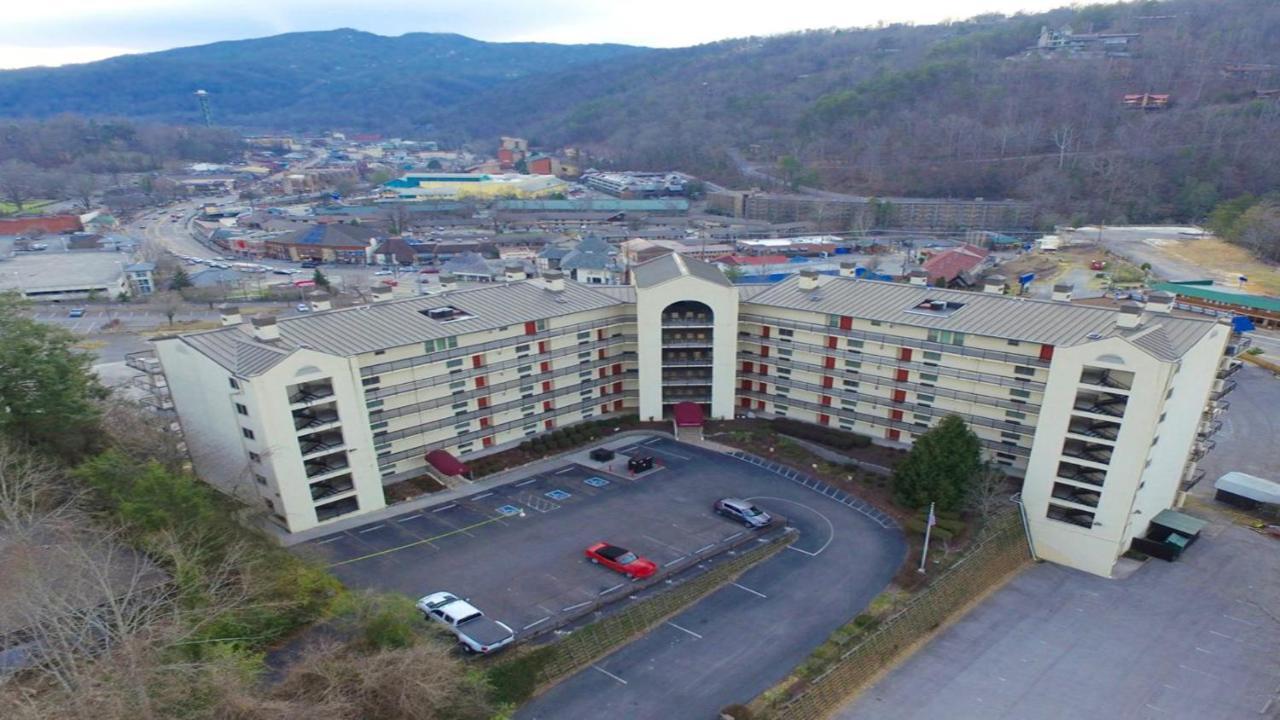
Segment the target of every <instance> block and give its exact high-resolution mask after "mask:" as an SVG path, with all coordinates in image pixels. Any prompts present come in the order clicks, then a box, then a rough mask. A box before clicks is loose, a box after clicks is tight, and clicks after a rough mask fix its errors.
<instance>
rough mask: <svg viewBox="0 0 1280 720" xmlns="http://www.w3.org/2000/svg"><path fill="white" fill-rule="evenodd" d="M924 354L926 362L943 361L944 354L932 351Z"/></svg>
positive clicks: (926, 351)
mask: <svg viewBox="0 0 1280 720" xmlns="http://www.w3.org/2000/svg"><path fill="white" fill-rule="evenodd" d="M923 354H924V359H925V360H933V361H935V362H937V361H938V360H941V359H942V353H940V352H933V351H932V350H925V351H924V353H923Z"/></svg>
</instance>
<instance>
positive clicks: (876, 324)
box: [871, 320, 884, 327]
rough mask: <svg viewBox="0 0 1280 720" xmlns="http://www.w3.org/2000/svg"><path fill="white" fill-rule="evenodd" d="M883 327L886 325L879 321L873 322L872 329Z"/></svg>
mask: <svg viewBox="0 0 1280 720" xmlns="http://www.w3.org/2000/svg"><path fill="white" fill-rule="evenodd" d="M881 325H884V323H882V322H880V321H879V320H872V321H871V327H880V326H881Z"/></svg>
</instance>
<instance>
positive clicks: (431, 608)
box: [417, 592, 516, 654]
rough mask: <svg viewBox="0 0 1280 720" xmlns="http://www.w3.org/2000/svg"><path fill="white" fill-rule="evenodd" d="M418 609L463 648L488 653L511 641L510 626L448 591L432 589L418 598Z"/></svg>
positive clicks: (512, 632) (513, 637)
mask: <svg viewBox="0 0 1280 720" xmlns="http://www.w3.org/2000/svg"><path fill="white" fill-rule="evenodd" d="M417 607H418V610H420V611H422V616H423V617H425V618H426V619H428V620H431V621H434V622H438V623H440V624H441V625H443V626H445V628H446V629H448V630H449V632H451V633H453V634H454V635H455V636H456V637H457V638H458V642H459V643H461V644H462V649H463V650H466V651H467V652H474V653H482V654H488V653H491V652H494V651H497V650H499V649H501V648H504V647H506V646H508V645H510V644H511V643H512V642H515V639H516V635H515V632H514V631H512V630H511V628H509V627H507V626H506V625H504V624H503V623H500V622H498V621H497V620H490V619H489V618H488V617H486V616H485V614H484V613H482V612H480V610H479V609H478V608H477V607H476V606H474V605H472V604H471V603H469V602H467V601H466V600H463V599H462V598H459V597H458V596H457V595H454V594H453V593H448V592H436V593H431V594H430V595H424V596H423V597H421V598H419V599H418V602H417Z"/></svg>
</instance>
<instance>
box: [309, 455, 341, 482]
mask: <svg viewBox="0 0 1280 720" xmlns="http://www.w3.org/2000/svg"><path fill="white" fill-rule="evenodd" d="M303 467H304V469H305V470H306V472H307V477H308V478H310V479H314V478H318V477H320V476H322V475H328V474H330V473H335V472H338V471H339V470H346V469H348V468H350V467H351V463H349V462H347V459H346V455H345V454H344V455H343V456H342V458H341V459H335V460H332V461H329V462H310V461H309V462H306V463H304V464H303Z"/></svg>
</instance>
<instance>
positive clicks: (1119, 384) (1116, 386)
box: [1080, 370, 1133, 392]
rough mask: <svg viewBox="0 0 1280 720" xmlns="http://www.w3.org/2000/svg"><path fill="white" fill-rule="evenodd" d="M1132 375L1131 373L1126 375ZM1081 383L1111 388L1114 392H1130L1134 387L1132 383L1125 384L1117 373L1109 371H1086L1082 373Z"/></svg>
mask: <svg viewBox="0 0 1280 720" xmlns="http://www.w3.org/2000/svg"><path fill="white" fill-rule="evenodd" d="M1126 375H1131V373H1126ZM1080 383H1081V384H1082V385H1095V386H1098V387H1105V388H1111V389H1113V390H1122V391H1124V392H1128V391H1129V390H1130V389H1132V387H1133V383H1132V381H1130V382H1123V381H1122V380H1120V379H1119V377H1118V376H1117V374H1116V373H1113V372H1111V371H1109V370H1102V371H1098V370H1085V371H1084V372H1082V373H1080Z"/></svg>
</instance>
